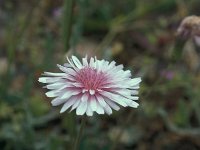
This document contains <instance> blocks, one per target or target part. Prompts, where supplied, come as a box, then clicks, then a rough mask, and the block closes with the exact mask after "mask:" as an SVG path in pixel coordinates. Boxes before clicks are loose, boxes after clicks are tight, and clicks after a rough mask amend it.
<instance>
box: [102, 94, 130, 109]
mask: <svg viewBox="0 0 200 150" xmlns="http://www.w3.org/2000/svg"><path fill="white" fill-rule="evenodd" d="M100 94H101V95H103V96H105V97H107V98H109V99H110V100H112V101H114V102H116V103H118V104H120V105H122V106H124V107H126V106H128V105H127V104H126V103H125V102H124V101H122V100H120V98H119V96H118V95H115V94H113V93H110V92H106V91H102V92H100Z"/></svg>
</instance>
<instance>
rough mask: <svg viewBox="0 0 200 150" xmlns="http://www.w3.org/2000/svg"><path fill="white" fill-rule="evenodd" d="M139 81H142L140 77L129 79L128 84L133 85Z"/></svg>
mask: <svg viewBox="0 0 200 150" xmlns="http://www.w3.org/2000/svg"><path fill="white" fill-rule="evenodd" d="M141 81H142V79H141V78H134V79H131V81H130V83H129V84H130V85H131V86H134V85H137V84H139V83H140V82H141Z"/></svg>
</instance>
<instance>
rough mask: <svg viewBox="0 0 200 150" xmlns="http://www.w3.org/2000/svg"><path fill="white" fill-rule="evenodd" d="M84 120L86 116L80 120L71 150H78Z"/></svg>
mask: <svg viewBox="0 0 200 150" xmlns="http://www.w3.org/2000/svg"><path fill="white" fill-rule="evenodd" d="M85 122H86V117H85V116H83V118H82V120H81V127H80V130H79V132H78V135H77V137H76V139H75V143H74V149H73V150H78V148H79V145H80V140H81V136H82V134H83V130H84V128H85Z"/></svg>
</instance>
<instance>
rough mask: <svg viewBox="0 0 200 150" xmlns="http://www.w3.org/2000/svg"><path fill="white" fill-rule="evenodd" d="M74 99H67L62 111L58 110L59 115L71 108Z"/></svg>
mask: <svg viewBox="0 0 200 150" xmlns="http://www.w3.org/2000/svg"><path fill="white" fill-rule="evenodd" d="M75 102H76V101H75V99H74V98H71V99H69V100H68V101H67V102H66V103H65V104H64V105H63V107H62V109H61V110H60V113H63V112H64V111H66V110H67V109H68V108H69V107H71V106H72V105H73V104H74V103H75Z"/></svg>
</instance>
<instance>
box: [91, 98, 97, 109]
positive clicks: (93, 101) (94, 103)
mask: <svg viewBox="0 0 200 150" xmlns="http://www.w3.org/2000/svg"><path fill="white" fill-rule="evenodd" d="M90 107H91V109H92V110H93V111H96V109H97V102H96V99H95V98H93V99H90Z"/></svg>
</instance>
